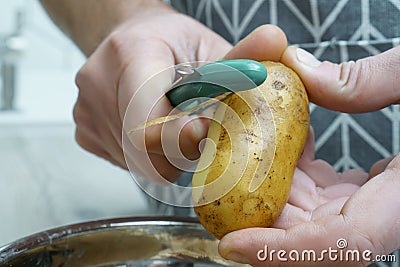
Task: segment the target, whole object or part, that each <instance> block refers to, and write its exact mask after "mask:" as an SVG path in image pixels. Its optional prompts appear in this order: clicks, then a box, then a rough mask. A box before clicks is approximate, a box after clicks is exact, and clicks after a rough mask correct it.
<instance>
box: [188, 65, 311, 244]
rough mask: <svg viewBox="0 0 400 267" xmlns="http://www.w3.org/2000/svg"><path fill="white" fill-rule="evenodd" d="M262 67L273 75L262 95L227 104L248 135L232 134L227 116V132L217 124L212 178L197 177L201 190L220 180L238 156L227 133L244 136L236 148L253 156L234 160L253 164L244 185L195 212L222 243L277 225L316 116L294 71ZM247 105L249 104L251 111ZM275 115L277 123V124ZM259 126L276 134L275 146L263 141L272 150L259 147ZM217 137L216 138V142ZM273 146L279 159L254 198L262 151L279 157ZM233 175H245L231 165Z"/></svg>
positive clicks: (243, 178)
mask: <svg viewBox="0 0 400 267" xmlns="http://www.w3.org/2000/svg"><path fill="white" fill-rule="evenodd" d="M262 63H263V64H264V65H265V67H266V68H267V71H268V77H267V79H266V81H265V82H264V83H263V84H262V85H260V86H259V87H258V88H256V89H252V90H248V91H243V92H240V93H239V94H232V95H231V96H230V97H228V98H227V99H226V100H224V102H225V103H226V104H227V105H228V106H229V107H230V108H232V109H233V110H234V111H235V112H236V113H237V114H238V116H239V117H240V119H241V120H242V122H243V124H244V125H245V128H246V134H247V135H243V134H244V133H243V130H240V129H236V127H235V126H232V128H231V129H228V127H229V122H228V121H227V120H229V118H226V115H225V117H224V119H223V120H225V122H226V123H227V125H226V126H225V128H226V129H225V128H223V127H221V126H219V125H217V124H211V126H210V130H209V138H213V139H216V140H214V142H216V147H217V150H216V152H215V157H214V160H213V162H212V164H211V165H210V167H209V168H208V169H207V173H206V174H205V176H206V177H203V178H202V179H203V182H201V181H200V180H201V178H199V175H198V174H197V173H196V174H195V175H194V177H193V183H194V184H196V183H197V185H198V184H199V183H200V184H201V183H203V184H204V183H205V184H208V183H210V182H212V181H215V180H216V179H218V177H219V176H220V174H221V173H222V172H223V170H224V169H225V168H226V166H228V163H227V158H229V156H230V155H231V154H230V153H232V152H231V149H232V144H231V143H230V142H231V140H233V138H227V137H226V136H227V132H229V134H230V135H231V136H232V135H242V136H241V137H240V138H241V139H240V140H242V142H239V144H236V145H237V146H239V148H240V146H241V145H243V146H248V148H246V149H248V154H249V155H242V156H243V158H237V159H234V160H236V161H241V160H248V162H247V167H246V168H245V170H244V173H243V175H242V176H241V177H240V180H239V181H238V183H237V184H236V185H235V186H234V187H233V189H232V190H230V191H229V192H228V193H226V194H225V195H223V196H222V197H221V198H219V199H216V200H215V201H212V202H211V203H208V204H205V205H200V206H195V208H194V210H195V212H196V214H197V216H198V218H199V220H200V222H201V224H202V225H203V226H204V228H205V229H206V230H207V231H208V232H209V233H211V234H212V235H214V236H215V237H216V238H218V239H221V238H222V237H223V236H224V235H226V234H227V233H229V232H232V231H235V230H239V229H243V228H249V227H269V226H271V225H272V224H273V223H274V221H275V220H276V218H277V217H278V216H279V215H280V213H281V212H282V210H283V208H284V206H285V204H286V203H287V200H288V197H289V193H290V186H291V182H292V177H293V174H294V170H295V167H296V164H297V161H298V160H299V158H300V156H301V154H302V152H303V149H304V146H305V143H306V139H307V134H308V130H309V125H310V120H309V117H310V115H309V105H308V98H307V93H306V91H305V88H304V85H303V83H302V82H301V80H300V78H299V77H298V76H297V74H296V73H295V72H294V71H293V70H291V69H289V68H288V67H286V66H284V65H283V64H281V63H276V62H269V61H266V62H262ZM255 90H261V94H262V95H263V96H264V99H263V101H264V102H262V101H261V100H260V99H259V94H258V96H257V93H255V92H256V91H255ZM258 92H260V91H258ZM242 99H246V102H247V103H248V105H246V104H245V102H243V100H242ZM265 100H266V102H267V103H268V105H269V108H270V110H271V112H270V113H269V114H268V112H264V111H265V109H268V106H267V105H266V104H265ZM249 103H250V104H249ZM255 113H258V115H259V116H258V117H257V120H255V118H254V114H255ZM271 114H272V116H273V120H271ZM258 122H259V123H260V124H259V125H261V127H265V128H263V129H264V130H266V131H270V130H268V129H271V127H272V128H274V129H275V131H274V132H275V134H276V135H275V140H274V142H275V143H274V144H268V142H270V140H268V135H264V137H263V138H267V139H265V140H263V141H264V142H267V145H266V146H265V145H264V146H263V147H261V149H260V147H259V143H260V142H258V141H260V140H258V141H257V138H258V137H259V133H260V130H257V128H260V127H258V126H257V125H258V124H257V123H258ZM218 127H219V128H218ZM212 128H213V129H212ZM212 131H213V132H214V133H213V135H214V137H212V136H211V137H210V132H212ZM216 131H217V133H218V132H219V137H218V134H217V137H215V136H216V134H215V132H216ZM240 131H242V132H240ZM243 139H245V140H243ZM261 141H262V140H261ZM272 145H275V153H272V154H273V155H272V157H271V161H272V165H270V168H269V169H268V168H266V169H265V170H264V172H262V174H263V175H264V177H263V178H265V179H264V181H263V182H262V184H261V185H260V186H259V187H258V188H257V189H256V190H255V191H253V192H250V190H249V185H250V183H251V181H252V179H253V178H254V175H255V169H256V168H257V164H258V163H260V160H262V158H260V156H259V155H260V150H264V151H266V152H268V151H271V152H273V150H271V149H272ZM246 149H243V151H246ZM266 149H267V150H266ZM203 156H204V154H203V155H202V157H203ZM272 158H273V159H272ZM229 169H230V171H232V173H236V172H237V173H240V171H241V170H240V169H237V170H235V165H230V166H229ZM258 173H259V172H258ZM200 176H201V175H200ZM203 176H204V175H203ZM202 194H203V195H206V194H207V190H204V192H203V193H202ZM195 204H196V203H195Z"/></svg>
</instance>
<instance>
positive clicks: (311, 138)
mask: <svg viewBox="0 0 400 267" xmlns="http://www.w3.org/2000/svg"><path fill="white" fill-rule="evenodd" d="M314 159H315V134H314V129H313V128H312V127H310V129H309V131H308V136H307V142H306V145H305V147H304V150H303V153H302V154H301V157H300V159H299V161H298V162H297V166H298V167H299V168H300V169H301V170H303V171H304V169H306V168H303V167H302V166H307V164H308V163H309V162H312V161H314Z"/></svg>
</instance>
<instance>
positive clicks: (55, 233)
mask: <svg viewBox="0 0 400 267" xmlns="http://www.w3.org/2000/svg"><path fill="white" fill-rule="evenodd" d="M134 226H195V227H202V226H201V224H200V223H199V221H198V220H197V219H196V218H191V217H176V216H143V217H141V216H139V217H122V218H111V219H100V220H93V221H84V222H79V223H74V224H67V225H63V226H59V227H55V228H51V229H48V230H44V231H40V232H37V233H34V234H31V235H28V236H26V237H22V238H20V239H17V240H16V241H14V242H11V243H9V244H6V245H4V246H1V247H0V264H2V263H6V262H7V261H9V260H12V259H14V258H15V257H18V255H21V254H23V253H24V252H27V251H29V250H31V249H34V248H36V247H39V246H41V245H46V244H49V243H51V242H54V241H56V240H60V239H63V238H65V237H67V236H73V235H78V234H79V235H81V234H85V233H88V232H94V231H98V230H115V229H118V228H121V229H123V228H127V227H134ZM203 229H204V228H203Z"/></svg>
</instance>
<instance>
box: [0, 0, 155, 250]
mask: <svg viewBox="0 0 400 267" xmlns="http://www.w3.org/2000/svg"><path fill="white" fill-rule="evenodd" d="M84 61H85V58H84V57H83V55H82V54H81V53H80V51H79V50H78V49H77V48H76V47H75V46H74V44H73V43H71V42H70V41H69V40H68V38H66V37H65V36H64V35H63V34H62V33H61V32H60V31H59V30H58V29H57V28H56V26H54V25H53V23H52V22H51V20H50V19H49V18H48V17H47V15H46V13H45V12H44V10H43V9H42V7H41V6H40V4H39V1H27V0H13V1H9V0H0V70H1V73H0V74H1V75H0V201H1V212H0V246H1V245H4V244H6V243H9V242H12V241H14V240H16V239H18V238H20V237H23V236H26V235H29V234H32V233H34V232H38V231H42V230H45V229H48V228H52V227H56V226H60V225H65V224H70V223H75V222H81V221H87V220H93V219H101V218H112V217H122V216H139V215H146V214H147V213H148V211H147V210H148V209H147V202H146V201H145V199H144V195H143V193H142V191H141V190H140V189H139V188H138V187H137V186H136V184H135V182H134V181H133V180H132V179H131V177H130V175H129V173H128V172H125V171H123V170H121V169H120V168H118V167H115V166H113V165H111V164H109V163H108V162H106V161H104V160H102V159H100V158H97V157H96V156H94V155H92V154H89V153H88V152H85V151H84V150H82V149H81V148H80V147H79V146H78V145H77V144H76V142H75V139H74V130H75V129H74V123H73V118H72V109H73V105H74V102H75V99H76V97H77V93H78V90H77V88H76V86H75V84H74V77H75V74H76V72H77V71H78V70H79V68H80V67H81V66H82V65H83V63H84Z"/></svg>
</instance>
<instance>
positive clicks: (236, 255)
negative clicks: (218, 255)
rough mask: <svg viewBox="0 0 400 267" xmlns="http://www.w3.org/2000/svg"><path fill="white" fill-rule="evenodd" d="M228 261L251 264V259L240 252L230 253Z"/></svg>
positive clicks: (227, 256) (227, 257)
mask: <svg viewBox="0 0 400 267" xmlns="http://www.w3.org/2000/svg"><path fill="white" fill-rule="evenodd" d="M226 259H227V260H231V261H235V262H238V263H244V264H248V263H250V261H249V259H248V258H246V257H245V256H244V255H243V254H242V253H239V252H229V253H228V255H226Z"/></svg>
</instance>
